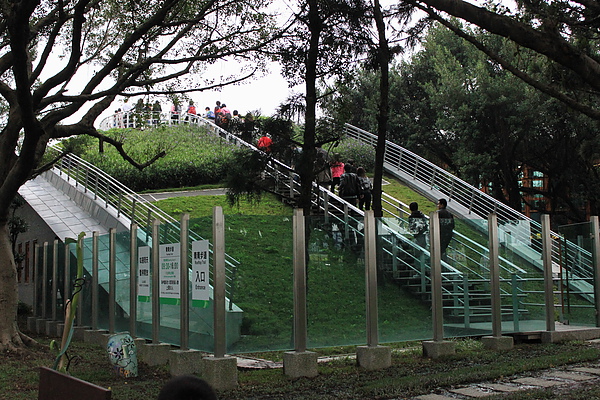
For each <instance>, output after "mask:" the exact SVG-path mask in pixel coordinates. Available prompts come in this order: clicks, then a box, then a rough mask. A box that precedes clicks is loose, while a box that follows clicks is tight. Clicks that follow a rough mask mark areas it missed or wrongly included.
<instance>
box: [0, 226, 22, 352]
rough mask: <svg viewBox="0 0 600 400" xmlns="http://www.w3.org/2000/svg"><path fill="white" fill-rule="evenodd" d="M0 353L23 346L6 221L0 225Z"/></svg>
mask: <svg viewBox="0 0 600 400" xmlns="http://www.w3.org/2000/svg"><path fill="white" fill-rule="evenodd" d="M0 260H1V262H2V264H3V265H2V266H1V267H0V351H2V352H4V351H18V350H19V348H21V347H22V346H23V341H22V340H21V337H20V333H19V328H18V326H17V304H18V301H19V291H18V286H17V268H16V265H15V262H14V257H13V253H12V250H11V243H10V237H9V235H8V224H7V221H6V219H3V223H2V224H1V225H0Z"/></svg>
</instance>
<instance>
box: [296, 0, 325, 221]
mask: <svg viewBox="0 0 600 400" xmlns="http://www.w3.org/2000/svg"><path fill="white" fill-rule="evenodd" d="M308 4H309V10H308V29H309V31H310V42H309V48H308V54H307V57H306V76H305V80H306V111H305V117H304V145H303V147H302V162H301V163H300V170H299V173H300V179H301V184H302V187H301V193H300V204H299V205H300V207H302V208H304V215H310V209H311V207H310V201H311V195H312V181H313V179H314V162H315V140H316V139H315V135H316V126H317V112H316V108H317V64H318V59H319V40H320V37H321V31H322V21H321V18H320V16H319V7H318V2H317V1H316V0H310V1H309V2H308Z"/></svg>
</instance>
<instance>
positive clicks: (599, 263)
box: [590, 215, 600, 327]
mask: <svg viewBox="0 0 600 400" xmlns="http://www.w3.org/2000/svg"><path fill="white" fill-rule="evenodd" d="M590 222H591V225H592V226H591V228H592V241H593V252H594V261H593V262H594V303H595V305H596V326H597V327H600V222H599V219H598V216H597V215H594V216H592V217H591V219H590Z"/></svg>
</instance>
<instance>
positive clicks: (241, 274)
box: [197, 214, 310, 353]
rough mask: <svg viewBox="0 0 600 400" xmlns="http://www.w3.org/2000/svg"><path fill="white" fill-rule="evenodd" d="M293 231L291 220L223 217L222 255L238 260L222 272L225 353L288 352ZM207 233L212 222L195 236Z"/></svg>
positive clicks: (290, 325) (291, 319)
mask: <svg viewBox="0 0 600 400" xmlns="http://www.w3.org/2000/svg"><path fill="white" fill-rule="evenodd" d="M292 227H293V221H292V216H291V215H290V216H281V215H258V216H257V215H241V214H230V215H225V251H226V252H227V254H229V255H230V256H232V257H233V258H234V259H236V260H239V265H237V267H234V268H231V267H228V268H227V271H226V274H227V279H226V282H227V295H226V297H227V299H226V307H227V331H228V335H227V336H228V337H227V351H228V352H229V353H246V352H257V351H269V350H288V349H292V348H293V337H292V330H293V275H292V273H293V240H292V236H293V230H292ZM209 229H211V230H212V218H211V220H210V224H209V225H207V226H206V231H197V232H198V233H199V234H200V235H202V236H203V237H205V238H209V237H211V236H212V234H210V235H209V233H208V232H207V231H208V230H209ZM211 270H212V267H211ZM309 279H310V278H309ZM211 282H212V279H211ZM211 305H212V304H211Z"/></svg>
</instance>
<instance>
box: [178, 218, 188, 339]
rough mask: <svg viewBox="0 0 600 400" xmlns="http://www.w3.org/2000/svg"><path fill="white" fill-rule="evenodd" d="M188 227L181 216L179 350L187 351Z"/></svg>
mask: <svg viewBox="0 0 600 400" xmlns="http://www.w3.org/2000/svg"><path fill="white" fill-rule="evenodd" d="M189 225H190V215H189V214H183V215H182V216H181V224H180V238H179V242H180V251H179V257H180V258H179V272H180V279H179V283H180V286H179V287H180V289H179V290H180V292H179V297H180V299H181V303H180V305H181V308H180V327H179V331H180V332H179V333H180V340H181V343H180V349H181V350H188V348H189V337H190V289H189V286H190V282H189V281H190V275H189V267H188V264H189V255H190V254H189V252H190V244H189V239H190V235H189Z"/></svg>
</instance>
